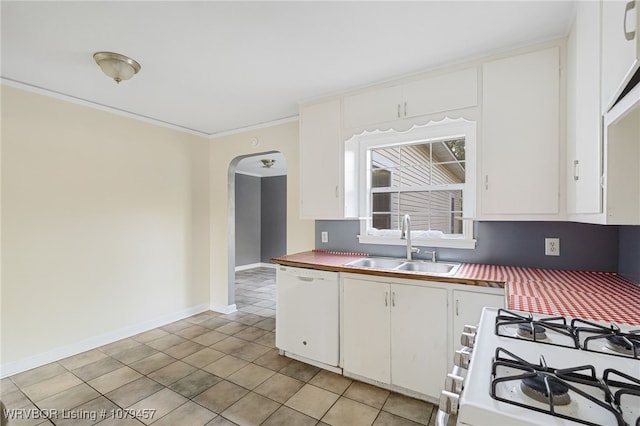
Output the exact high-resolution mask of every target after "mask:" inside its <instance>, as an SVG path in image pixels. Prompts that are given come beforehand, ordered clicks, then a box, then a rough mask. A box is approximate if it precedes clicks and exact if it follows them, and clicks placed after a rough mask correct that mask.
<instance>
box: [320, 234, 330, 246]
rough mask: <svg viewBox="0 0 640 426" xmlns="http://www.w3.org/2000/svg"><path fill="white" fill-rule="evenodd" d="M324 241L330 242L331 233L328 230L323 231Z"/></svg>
mask: <svg viewBox="0 0 640 426" xmlns="http://www.w3.org/2000/svg"><path fill="white" fill-rule="evenodd" d="M321 235H322V237H321V238H322V242H323V243H328V242H329V233H328V232H327V231H322V234H321Z"/></svg>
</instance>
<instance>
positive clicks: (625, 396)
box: [438, 308, 640, 426]
mask: <svg viewBox="0 0 640 426" xmlns="http://www.w3.org/2000/svg"><path fill="white" fill-rule="evenodd" d="M638 329H640V326H635V327H634V326H627V325H622V326H619V327H618V326H616V325H615V324H603V323H595V322H589V321H584V320H579V319H568V318H563V317H549V316H545V315H538V314H529V313H524V312H516V311H507V310H504V309H497V308H484V310H483V313H482V317H481V319H480V323H479V325H478V327H477V330H468V333H467V334H465V335H464V336H463V341H464V342H465V343H466V344H467V346H472V348H463V350H462V351H458V353H457V356H456V365H458V366H459V367H457V368H456V369H455V370H454V372H453V373H452V374H450V375H449V377H448V379H447V383H446V386H445V388H446V389H445V391H443V393H442V397H441V400H440V409H441V411H440V412H439V415H438V417H439V418H438V420H439V422H440V423H441V424H444V423H445V422H446V415H444V412H449V413H451V414H456V412H457V423H456V424H457V425H458V426H463V425H464V426H467V425H469V426H484V425H492V426H498V425H545V426H546V425H580V424H587V425H607V426H608V425H612V426H613V425H619V426H626V425H629V426H640V330H638ZM463 344H464V343H463ZM469 358H470V362H469V361H468V359H469ZM467 367H468V371H467V370H466V368H467ZM451 423H452V422H451V421H450V422H449V424H451Z"/></svg>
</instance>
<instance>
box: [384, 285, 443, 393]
mask: <svg viewBox="0 0 640 426" xmlns="http://www.w3.org/2000/svg"><path fill="white" fill-rule="evenodd" d="M391 306H392V308H391V383H392V384H394V385H397V386H402V387H403V388H407V389H411V390H413V391H416V392H420V393H422V394H425V395H428V396H431V397H433V398H438V397H439V395H440V391H441V389H442V380H443V379H442V378H443V377H446V375H447V361H448V351H447V311H448V310H447V291H446V290H445V289H440V288H429V287H421V286H411V285H400V284H392V285H391Z"/></svg>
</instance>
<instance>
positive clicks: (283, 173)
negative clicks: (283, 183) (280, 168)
mask: <svg viewBox="0 0 640 426" xmlns="http://www.w3.org/2000/svg"><path fill="white" fill-rule="evenodd" d="M235 173H236V174H238V175H245V176H252V177H257V178H260V179H262V178H270V177H277V176H286V175H287V172H286V171H284V172H282V173H278V174H276V175H268V176H267V175H261V174H258V173H249V172H239V171H236V172H235Z"/></svg>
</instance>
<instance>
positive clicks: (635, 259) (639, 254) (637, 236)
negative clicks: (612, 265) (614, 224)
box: [618, 226, 640, 283]
mask: <svg viewBox="0 0 640 426" xmlns="http://www.w3.org/2000/svg"><path fill="white" fill-rule="evenodd" d="M619 238H620V249H619V257H618V273H619V274H620V275H622V276H623V277H625V278H627V279H629V280H631V281H633V282H635V283H640V226H620V227H619Z"/></svg>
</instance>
